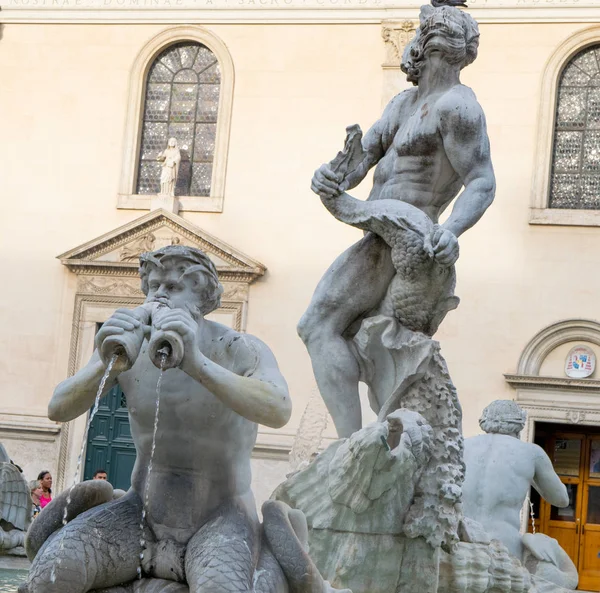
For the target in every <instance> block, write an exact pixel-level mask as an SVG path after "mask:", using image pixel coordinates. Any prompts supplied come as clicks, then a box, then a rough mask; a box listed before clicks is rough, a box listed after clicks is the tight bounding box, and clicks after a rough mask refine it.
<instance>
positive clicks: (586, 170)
mask: <svg viewBox="0 0 600 593" xmlns="http://www.w3.org/2000/svg"><path fill="white" fill-rule="evenodd" d="M549 194H550V195H549V202H548V206H549V207H550V208H563V209H573V210H599V209H600V44H595V45H592V46H588V47H586V48H585V49H584V50H582V51H580V52H579V53H577V54H576V55H575V56H574V57H573V58H571V59H570V60H569V61H568V62H567V65H566V66H565V68H564V70H563V71H562V74H561V75H560V78H559V83H558V92H557V101H556V119H555V126H554V139H553V154H552V168H551V179H550V192H549Z"/></svg>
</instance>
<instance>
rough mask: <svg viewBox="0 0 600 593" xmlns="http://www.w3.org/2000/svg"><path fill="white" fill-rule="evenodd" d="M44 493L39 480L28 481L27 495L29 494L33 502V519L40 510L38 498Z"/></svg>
mask: <svg viewBox="0 0 600 593" xmlns="http://www.w3.org/2000/svg"><path fill="white" fill-rule="evenodd" d="M43 494H44V490H43V488H42V485H41V484H40V481H39V480H31V482H29V496H31V502H32V503H33V513H32V516H33V518H34V519H35V518H36V517H37V516H38V515H39V514H40V511H41V510H42V505H41V503H40V499H41V497H42V495H43Z"/></svg>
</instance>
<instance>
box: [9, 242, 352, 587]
mask: <svg viewBox="0 0 600 593" xmlns="http://www.w3.org/2000/svg"><path fill="white" fill-rule="evenodd" d="M140 280H141V287H142V291H143V292H144V294H145V295H146V302H145V303H144V304H143V305H141V306H139V307H137V308H136V309H134V310H129V309H119V310H117V311H116V312H115V313H114V314H113V315H112V316H111V317H110V319H108V320H107V321H106V323H104V324H103V326H102V328H101V329H100V330H99V331H98V333H97V334H96V350H95V351H94V353H93V355H92V358H91V360H90V361H89V362H88V364H87V365H85V366H84V367H83V368H82V369H80V370H79V371H78V372H77V373H76V374H75V375H73V376H72V377H69V378H68V379H66V380H65V381H63V382H62V383H61V384H60V385H58V387H57V388H56V390H55V392H54V395H53V396H52V399H51V401H50V404H49V408H48V413H49V416H50V417H51V418H52V419H53V420H57V421H62V422H65V421H69V420H72V419H73V418H76V417H77V416H79V415H81V414H86V413H87V411H88V410H89V409H90V407H91V405H92V403H93V402H94V401H95V397H96V395H98V397H99V396H101V395H104V394H105V393H106V392H107V391H108V390H109V389H111V388H112V387H113V386H114V385H119V386H120V387H121V388H122V389H123V391H124V393H126V394H127V409H128V415H129V422H130V426H131V434H132V437H133V441H134V443H135V447H136V454H137V456H136V462H135V466H134V469H133V473H132V476H131V489H130V490H129V492H127V493H126V494H125V495H124V496H122V497H121V498H119V499H117V500H113V491H112V487H111V486H110V484H108V483H106V482H104V481H103V480H92V481H89V482H83V483H81V484H78V485H77V486H75V487H74V488H73V489H72V490H68V491H66V492H64V493H62V494H61V495H60V496H57V497H56V498H55V499H54V500H53V501H52V502H51V503H50V504H49V505H48V506H47V507H46V508H45V509H44V512H43V513H41V515H40V517H39V518H37V519H36V520H35V522H34V524H33V526H32V528H31V529H30V530H29V532H28V534H27V539H26V551H27V554H28V556H29V559H30V560H31V561H32V565H31V569H30V571H29V575H28V578H27V581H26V582H25V583H23V584H22V585H21V587H20V588H19V592H20V593H88V592H89V591H97V592H104V593H109V592H110V593H154V592H158V591H162V592H164V593H167V592H169V593H170V592H172V593H231V592H232V591H244V592H248V593H249V592H252V593H334V591H337V590H336V589H333V588H332V587H331V586H330V585H329V583H328V582H326V581H325V580H324V579H323V578H322V577H321V575H320V573H319V571H318V570H317V568H316V567H315V565H314V563H313V562H312V560H311V558H310V556H309V555H308V552H307V545H306V536H307V533H308V529H307V525H306V520H305V519H304V515H303V513H302V512H301V511H299V510H294V509H290V508H289V507H288V506H286V505H285V504H284V503H282V502H277V501H267V502H266V503H265V504H264V505H263V507H262V516H263V521H262V523H261V522H260V520H259V517H258V514H257V510H256V505H255V501H254V496H253V494H252V490H251V488H250V484H251V468H250V458H251V455H252V449H253V447H254V444H255V442H256V435H257V432H258V424H259V423H260V424H264V425H267V426H270V427H272V428H279V427H281V426H283V425H284V424H286V422H287V421H288V419H289V417H290V413H291V401H290V396H289V393H288V388H287V384H286V381H285V379H284V378H283V376H282V374H281V372H280V370H279V367H278V365H277V361H276V360H275V357H274V355H273V353H272V352H271V350H270V349H269V348H268V346H267V345H266V344H264V343H263V342H262V341H261V340H259V339H258V338H256V337H254V336H251V335H249V334H240V333H239V332H237V331H235V330H233V329H231V328H229V327H226V326H224V325H221V324H220V323H216V322H214V321H211V320H209V319H207V318H206V315H208V314H209V313H210V312H212V311H214V310H215V309H217V308H218V306H219V303H220V298H221V294H222V292H223V287H222V285H221V283H220V282H219V278H218V274H217V270H216V268H215V266H214V264H213V262H212V261H211V259H210V257H209V256H208V255H206V254H205V253H203V252H202V251H200V250H199V249H196V248H193V247H188V246H184V245H168V246H166V247H163V248H161V249H157V250H155V251H153V252H151V253H144V254H142V256H141V257H140ZM159 385H160V389H159ZM102 389H104V391H103V392H102ZM153 394H156V395H153ZM159 404H160V405H159ZM182 501H185V504H182ZM341 593H344V592H341ZM345 593H349V592H348V591H346V592H345Z"/></svg>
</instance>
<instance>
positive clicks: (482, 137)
mask: <svg viewBox="0 0 600 593" xmlns="http://www.w3.org/2000/svg"><path fill="white" fill-rule="evenodd" d="M462 89H463V90H462V93H461V94H460V95H457V94H456V93H450V94H449V96H448V97H447V98H445V100H444V104H443V105H442V106H441V111H440V118H441V124H440V131H441V134H442V138H443V142H444V149H445V151H446V155H447V157H448V160H449V161H450V164H451V165H452V167H453V168H454V170H455V171H456V173H457V174H458V175H459V177H460V179H461V180H462V182H463V184H464V186H465V187H464V190H463V192H462V193H461V194H460V195H459V196H458V198H457V199H456V202H455V204H454V208H453V209H452V213H451V214H450V216H449V217H448V220H447V221H446V222H445V223H444V224H443V225H442V226H443V228H445V229H446V230H449V231H451V232H452V233H453V234H454V235H455V236H456V237H459V236H460V235H461V234H462V233H464V232H465V231H466V230H467V229H469V228H471V227H472V226H473V225H474V224H475V223H476V222H477V221H478V220H479V219H480V218H481V217H482V216H483V213H484V212H485V211H486V210H487V209H488V207H489V206H490V204H491V203H492V201H493V200H494V195H495V193H496V180H495V177H494V169H493V167H492V161H491V157H490V142H489V138H488V134H487V128H486V123H485V116H484V114H483V110H482V109H481V106H480V105H479V103H477V100H476V99H475V95H474V94H473V93H472V92H471V91H470V90H469V89H466V88H465V87H462Z"/></svg>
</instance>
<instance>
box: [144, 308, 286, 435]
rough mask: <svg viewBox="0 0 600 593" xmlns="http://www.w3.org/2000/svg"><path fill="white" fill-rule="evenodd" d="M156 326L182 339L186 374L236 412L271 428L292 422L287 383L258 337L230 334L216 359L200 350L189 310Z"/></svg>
mask: <svg viewBox="0 0 600 593" xmlns="http://www.w3.org/2000/svg"><path fill="white" fill-rule="evenodd" d="M155 327H156V328H157V329H162V330H164V331H173V332H176V333H178V334H179V335H180V336H181V339H182V340H183V344H184V355H183V359H182V361H181V364H180V365H179V366H180V368H181V370H182V371H184V372H185V373H187V374H188V375H189V376H190V377H192V378H193V379H195V380H196V381H198V383H201V384H202V385H203V386H204V387H206V389H208V390H209V391H210V392H211V393H212V394H213V395H214V396H215V397H217V398H218V399H220V400H221V402H223V403H224V404H225V405H226V406H227V407H229V408H231V409H232V410H233V411H234V412H236V413H238V414H239V415H240V416H243V417H244V418H247V419H248V420H250V421H252V422H257V423H258V424H264V425H265V426H270V427H272V428H280V427H282V426H284V425H285V424H286V423H287V421H288V420H289V419H290V416H291V413H292V404H291V401H290V396H289V392H288V387H287V383H286V382H285V379H284V378H283V376H282V375H281V373H280V371H279V368H278V366H277V361H276V360H275V357H274V356H273V353H272V352H271V351H270V350H269V348H268V347H267V346H266V345H265V344H264V343H263V342H261V341H260V340H259V339H258V338H255V337H254V336H248V335H243V334H239V333H237V332H234V331H231V332H230V333H228V334H226V335H224V336H222V340H219V344H220V346H219V350H218V351H217V353H216V354H212V355H211V357H212V359H211V358H209V357H208V356H206V355H205V354H204V353H203V352H202V351H201V348H200V343H201V335H200V334H201V328H200V327H199V326H198V323H197V322H196V321H195V320H194V319H193V318H192V316H191V315H190V314H189V313H188V312H187V311H184V310H183V309H172V310H171V311H169V312H168V313H167V314H165V315H164V316H163V317H162V318H161V320H160V322H159V323H156V324H155ZM221 361H222V362H221ZM220 363H221V364H223V365H224V366H221V364H220ZM225 367H228V368H225ZM229 369H232V370H229Z"/></svg>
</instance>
